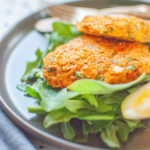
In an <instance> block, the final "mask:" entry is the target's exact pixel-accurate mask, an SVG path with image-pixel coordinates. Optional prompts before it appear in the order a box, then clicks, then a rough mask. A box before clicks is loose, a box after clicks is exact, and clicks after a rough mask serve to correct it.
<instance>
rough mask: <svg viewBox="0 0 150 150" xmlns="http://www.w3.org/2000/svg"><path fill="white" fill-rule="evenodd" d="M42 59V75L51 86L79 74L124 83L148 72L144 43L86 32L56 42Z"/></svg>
mask: <svg viewBox="0 0 150 150" xmlns="http://www.w3.org/2000/svg"><path fill="white" fill-rule="evenodd" d="M43 61H44V68H43V76H44V78H45V79H46V81H47V82H48V84H50V85H52V86H53V87H62V88H63V87H67V86H68V85H70V84H71V83H73V82H74V81H75V80H78V79H83V78H87V79H94V80H101V81H104V82H107V83H112V84H114V83H126V82H130V81H133V80H135V79H136V78H138V77H139V76H140V75H141V74H142V73H143V72H145V73H146V74H150V53H149V49H148V46H147V45H145V44H142V43H138V42H125V41H117V40H110V39H106V38H101V37H94V36H89V35H82V36H79V37H77V38H75V39H73V40H71V41H70V42H68V43H67V44H64V45H61V46H58V47H57V48H56V49H55V50H54V51H52V52H49V53H48V54H47V55H46V56H45V58H44V60H43Z"/></svg>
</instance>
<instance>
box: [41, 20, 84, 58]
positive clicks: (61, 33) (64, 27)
mask: <svg viewBox="0 0 150 150" xmlns="http://www.w3.org/2000/svg"><path fill="white" fill-rule="evenodd" d="M52 26H53V30H54V32H53V33H51V34H50V36H49V43H48V48H47V50H46V52H45V54H47V53H48V52H50V51H53V50H54V49H55V48H56V47H57V46H58V45H61V44H64V43H66V42H68V41H69V40H71V39H73V38H75V37H77V36H79V35H80V34H81V33H80V32H78V31H77V30H76V29H75V28H74V27H72V26H71V25H70V24H67V23H64V22H54V23H53V24H52ZM45 54H44V55H45Z"/></svg>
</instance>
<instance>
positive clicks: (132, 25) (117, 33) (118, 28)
mask: <svg viewBox="0 0 150 150" xmlns="http://www.w3.org/2000/svg"><path fill="white" fill-rule="evenodd" d="M76 27H77V29H78V30H79V31H80V32H83V33H86V34H90V35H94V36H104V37H109V38H116V39H120V40H127V41H138V42H150V21H149V20H144V19H140V18H137V17H133V16H131V17H115V16H114V17H112V16H88V17H85V18H84V19H83V20H82V21H81V22H79V23H77V25H76Z"/></svg>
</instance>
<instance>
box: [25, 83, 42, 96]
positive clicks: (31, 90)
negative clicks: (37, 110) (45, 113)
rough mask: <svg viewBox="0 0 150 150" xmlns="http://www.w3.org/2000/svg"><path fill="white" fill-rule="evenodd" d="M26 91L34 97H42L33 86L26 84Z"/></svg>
mask: <svg viewBox="0 0 150 150" xmlns="http://www.w3.org/2000/svg"><path fill="white" fill-rule="evenodd" d="M26 92H27V93H28V94H29V95H30V96H31V97H34V98H37V99H40V95H39V93H38V92H36V91H35V90H34V89H33V88H32V87H30V86H26Z"/></svg>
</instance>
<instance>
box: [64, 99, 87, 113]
mask: <svg viewBox="0 0 150 150" xmlns="http://www.w3.org/2000/svg"><path fill="white" fill-rule="evenodd" d="M65 107H66V108H67V109H68V110H69V111H71V112H74V113H77V111H78V109H83V108H87V109H88V108H90V106H89V104H87V103H86V102H84V101H83V100H71V99H68V100H66V102H65Z"/></svg>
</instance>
